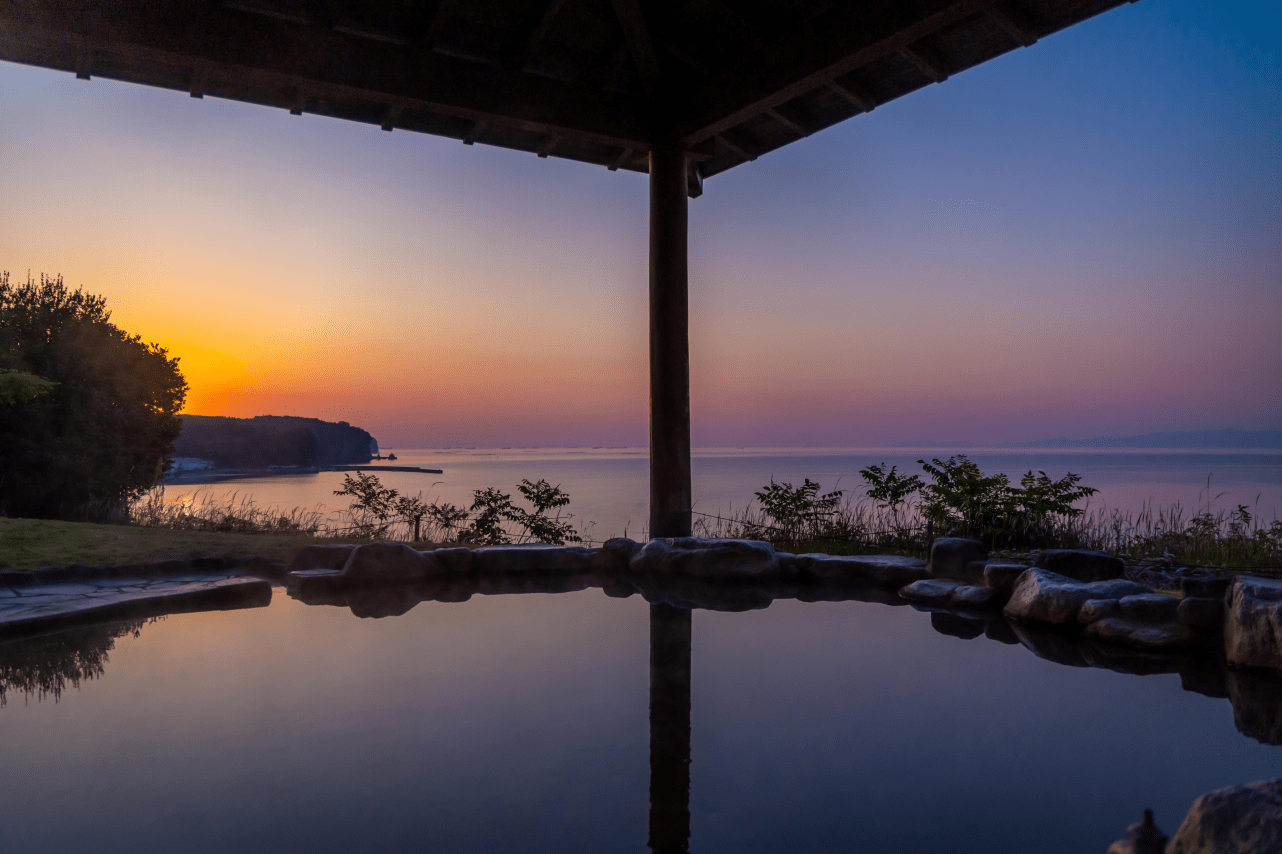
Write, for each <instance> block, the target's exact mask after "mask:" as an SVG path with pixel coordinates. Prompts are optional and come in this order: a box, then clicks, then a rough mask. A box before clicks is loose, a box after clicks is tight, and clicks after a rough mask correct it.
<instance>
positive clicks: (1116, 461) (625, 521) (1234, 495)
mask: <svg viewBox="0 0 1282 854" xmlns="http://www.w3.org/2000/svg"><path fill="white" fill-rule="evenodd" d="M388 452H389V451H388V450H387V449H384V451H383V453H385V454H386V453H388ZM391 452H392V453H395V455H396V457H397V459H396V460H395V461H394V462H393V461H386V460H384V461H374V462H372V463H370V465H369V467H368V468H369V470H370V471H377V469H378V468H379V467H380V466H415V467H419V468H428V469H440V470H441V473H440V474H425V473H417V472H395V471H385V472H381V473H380V474H379V479H380V481H381V482H382V483H383V484H384V485H386V486H390V487H392V488H394V489H396V490H397V491H399V492H400V493H402V494H406V495H421V496H422V497H423V498H424V499H425V500H427V501H436V502H448V503H452V504H456V505H459V506H463V507H467V506H468V505H470V504H471V500H472V494H473V492H474V491H475V490H478V489H483V488H485V487H498V488H499V489H501V490H502V491H504V492H508V493H510V494H511V495H513V496H514V497H515V498H517V499H519V497H520V496H519V494H518V493H517V490H516V486H517V485H518V484H519V483H520V482H521V481H522V480H530V481H538V480H541V479H542V480H547V481H548V482H549V483H551V484H554V485H559V486H560V487H561V489H562V490H564V491H565V492H566V493H567V494H568V495H569V497H570V504H569V506H568V507H567V508H565V512H566V513H568V514H570V515H571V516H572V517H573V518H572V522H573V523H574V524H575V525H576V526H577V528H578V530H579V531H580V532H581V533H583V534H584V536H585V539H590V540H594V541H600V540H604V539H606V538H609V537H612V536H631V537H633V538H637V537H640V536H643V535H644V533H645V531H644V529H645V526H646V521H647V517H648V514H649V510H648V507H649V497H648V480H649V455H648V451H647V449H645V448H554V449H549V448H532V449H531V448H492V449H471V448H469V449H462V450H460V449H446V450H432V449H417V450H415V449H393V450H392V451H391ZM962 454H964V455H966V456H967V457H969V458H970V459H971V460H973V461H975V462H976V463H977V464H978V465H979V467H980V468H981V469H982V470H983V471H984V472H986V473H995V472H1002V473H1005V474H1007V475H1008V476H1009V477H1010V478H1011V480H1012V482H1018V480H1019V478H1020V477H1021V476H1022V475H1023V474H1024V473H1025V472H1028V471H1033V472H1043V471H1044V472H1045V473H1046V474H1047V475H1049V476H1050V477H1052V478H1055V479H1058V478H1061V477H1063V476H1064V475H1066V474H1068V473H1070V472H1072V473H1074V474H1078V475H1081V478H1082V479H1081V485H1083V486H1091V487H1095V488H1096V489H1098V490H1099V492H1098V493H1097V494H1095V495H1094V496H1092V497H1091V498H1090V499H1088V500H1084V501H1082V502H1080V506H1082V507H1084V508H1085V509H1086V510H1088V511H1094V510H1097V509H1099V508H1108V509H1116V510H1121V511H1124V512H1129V513H1131V514H1138V513H1140V512H1141V511H1142V510H1143V509H1144V508H1145V507H1146V506H1148V507H1152V508H1154V509H1157V508H1172V507H1176V506H1178V507H1179V508H1180V509H1181V510H1182V511H1183V513H1184V517H1185V518H1188V517H1189V516H1191V515H1193V514H1194V513H1198V512H1202V511H1205V510H1210V511H1212V512H1217V511H1220V510H1230V511H1231V510H1234V509H1235V508H1237V507H1238V506H1239V505H1244V506H1245V507H1246V508H1247V510H1248V512H1250V513H1251V515H1252V516H1253V517H1255V518H1258V519H1260V520H1261V521H1263V522H1264V523H1265V524H1268V523H1270V522H1272V521H1273V520H1276V519H1278V518H1282V516H1280V515H1279V514H1282V451H1241V450H1233V451H1214V450H1210V451H1208V450H1170V451H1160V450H1147V449H1145V450H1127V449H1113V450H1052V449H1043V448H1036V449H1018V450H1012V449H993V448H704V449H698V450H696V451H695V452H694V454H693V459H692V464H691V465H692V477H693V497H694V510H695V512H696V513H702V514H706V515H708V516H730V515H732V514H734V513H736V512H738V511H740V510H742V509H744V508H745V507H746V506H747V505H748V504H749V503H750V502H753V501H754V493H755V492H757V491H759V490H761V489H762V488H763V487H764V486H766V485H767V484H769V483H770V482H771V481H772V480H773V481H774V482H776V483H789V484H792V485H794V486H797V485H800V484H801V483H803V482H804V481H805V480H806V479H807V478H808V479H810V480H812V481H815V482H817V483H818V484H819V485H820V488H821V489H822V490H823V491H824V492H829V491H832V490H842V491H843V493H844V494H845V496H847V497H849V498H850V499H852V500H858V499H859V498H860V497H861V496H862V495H863V489H864V486H865V484H864V481H863V478H862V477H861V476H860V474H859V472H860V470H861V469H864V468H867V467H868V466H869V465H873V464H884V465H886V466H895V467H897V469H898V471H899V472H901V473H904V472H908V473H921V466H920V465H919V464H918V461H919V460H926V461H927V462H929V461H931V460H932V459H947V458H949V457H950V456H956V455H962ZM343 478H344V475H343V473H341V472H317V473H280V474H273V475H271V476H264V477H253V478H240V479H232V480H217V481H212V482H207V483H185V484H182V485H169V486H167V487H165V500H166V501H182V502H189V501H201V500H205V499H212V500H214V501H220V502H222V501H230V500H235V501H242V500H250V501H252V502H253V503H254V504H255V505H257V506H258V507H263V508H278V509H282V510H292V509H294V508H302V509H306V510H314V511H318V512H320V513H322V514H323V515H325V516H326V517H327V518H330V519H332V520H334V521H335V522H336V523H337V522H339V521H341V520H342V518H343V511H344V510H345V509H346V508H347V506H348V504H349V501H350V499H348V498H346V497H344V496H336V495H335V494H334V492H335V491H336V490H338V489H341V488H342V484H343Z"/></svg>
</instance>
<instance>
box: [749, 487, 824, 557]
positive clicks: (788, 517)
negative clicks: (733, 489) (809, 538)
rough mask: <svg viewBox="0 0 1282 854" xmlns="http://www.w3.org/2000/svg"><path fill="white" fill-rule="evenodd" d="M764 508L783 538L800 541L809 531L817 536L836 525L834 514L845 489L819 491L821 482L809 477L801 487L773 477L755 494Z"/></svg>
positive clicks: (788, 540)
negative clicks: (833, 524)
mask: <svg viewBox="0 0 1282 854" xmlns="http://www.w3.org/2000/svg"><path fill="white" fill-rule="evenodd" d="M755 495H756V496H757V500H758V501H760V502H761V509H762V511H763V512H764V513H765V514H766V516H767V517H768V518H769V519H770V520H771V521H773V522H774V527H775V528H776V529H777V531H778V534H779V535H781V536H780V538H781V539H782V540H784V541H787V542H800V541H801V539H802V538H803V536H804V535H805V534H811V535H814V534H816V533H819V532H822V531H825V530H827V529H829V528H831V527H832V520H833V516H834V514H835V513H836V512H837V507H838V506H839V505H840V503H841V496H842V490H840V489H837V490H834V491H832V492H828V493H825V494H823V495H820V494H819V484H817V483H815V482H814V481H812V480H811V479H810V478H806V480H805V483H803V484H802V485H801V486H798V487H794V486H793V485H792V484H791V483H775V480H774V478H771V479H770V483H769V485H767V486H766V487H765V488H764V489H762V490H761V491H760V492H757V493H755Z"/></svg>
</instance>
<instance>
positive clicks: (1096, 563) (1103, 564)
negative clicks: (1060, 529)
mask: <svg viewBox="0 0 1282 854" xmlns="http://www.w3.org/2000/svg"><path fill="white" fill-rule="evenodd" d="M1033 566H1035V567H1038V568H1040V569H1047V570H1050V571H1051V572H1054V573H1056V574H1057V575H1063V576H1067V577H1068V578H1074V579H1076V580H1078V581H1108V580H1109V579H1112V578H1121V577H1122V573H1123V572H1125V571H1126V565H1125V564H1124V563H1122V561H1121V559H1120V558H1115V557H1113V556H1112V555H1110V554H1106V553H1105V552H1094V551H1087V550H1086V549H1046V550H1045V551H1043V552H1042V553H1041V554H1039V555H1038V556H1037V557H1036V558H1035V559H1034V560H1033Z"/></svg>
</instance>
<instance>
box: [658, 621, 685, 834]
mask: <svg viewBox="0 0 1282 854" xmlns="http://www.w3.org/2000/svg"><path fill="white" fill-rule="evenodd" d="M689 847H690V611H689V610H687V609H685V608H674V607H672V606H671V605H651V606H650V850H651V851H654V852H656V854H672V852H679V854H685V852H686V851H688V850H689Z"/></svg>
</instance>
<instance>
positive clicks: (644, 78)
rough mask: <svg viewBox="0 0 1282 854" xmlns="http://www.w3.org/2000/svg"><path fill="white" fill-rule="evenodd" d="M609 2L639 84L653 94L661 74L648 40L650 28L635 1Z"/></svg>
mask: <svg viewBox="0 0 1282 854" xmlns="http://www.w3.org/2000/svg"><path fill="white" fill-rule="evenodd" d="M610 2H611V3H612V4H613V5H614V11H615V14H616V15H618V17H619V25H620V26H621V27H622V28H623V38H624V40H625V41H626V42H627V45H628V52H629V53H630V54H632V61H633V62H634V63H636V67H637V73H638V74H640V75H641V82H642V83H643V84H644V85H645V88H646V91H648V92H653V91H654V89H655V87H657V86H658V85H659V78H660V77H661V76H662V73H663V72H662V68H661V67H660V65H659V55H658V53H656V52H655V49H654V42H653V41H652V40H651V38H650V28H649V27H648V26H646V22H645V18H644V17H643V16H642V14H641V6H640V4H639V3H638V2H637V0H610Z"/></svg>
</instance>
